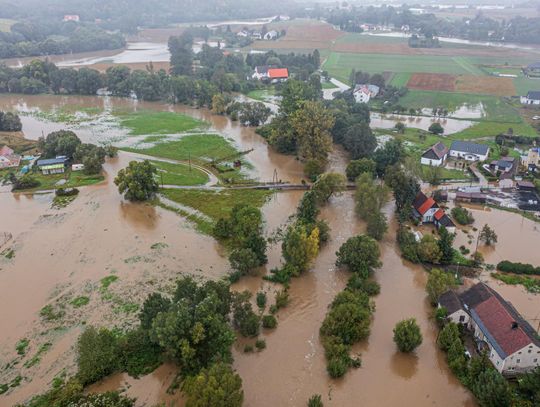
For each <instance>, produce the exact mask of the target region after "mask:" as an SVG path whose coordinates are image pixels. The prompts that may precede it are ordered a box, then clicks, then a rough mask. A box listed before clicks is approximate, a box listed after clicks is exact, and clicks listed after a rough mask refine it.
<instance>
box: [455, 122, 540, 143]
mask: <svg viewBox="0 0 540 407" xmlns="http://www.w3.org/2000/svg"><path fill="white" fill-rule="evenodd" d="M509 128H512V129H514V134H516V135H519V136H527V137H536V136H537V135H538V134H537V133H536V130H535V129H534V128H532V127H531V126H530V125H529V124H527V123H524V122H521V123H511V122H507V123H504V122H486V121H483V122H478V123H477V124H475V125H474V126H472V127H469V128H468V129H465V130H463V131H461V132H459V133H454V134H452V136H451V138H452V139H455V140H458V139H459V140H467V139H474V138H479V137H481V138H483V137H495V136H496V135H498V134H501V133H504V132H506V131H507V130H508V129H509Z"/></svg>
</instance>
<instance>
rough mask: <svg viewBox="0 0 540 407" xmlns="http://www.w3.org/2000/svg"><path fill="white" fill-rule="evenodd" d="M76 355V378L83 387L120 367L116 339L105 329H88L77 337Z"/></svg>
mask: <svg viewBox="0 0 540 407" xmlns="http://www.w3.org/2000/svg"><path fill="white" fill-rule="evenodd" d="M77 353H78V359H77V365H78V368H79V371H78V373H77V377H78V379H79V381H80V382H81V383H82V384H83V385H87V384H91V383H95V382H97V381H98V380H100V379H102V378H104V377H105V376H108V375H109V374H111V373H113V372H115V371H116V370H118V369H119V368H120V366H121V353H120V348H119V346H118V339H117V337H116V336H115V335H114V334H113V333H112V332H111V331H109V330H108V329H105V328H102V329H99V330H98V329H96V328H94V327H92V326H90V327H88V328H87V329H86V330H85V331H84V332H83V333H82V335H81V336H80V337H79V340H78V342H77Z"/></svg>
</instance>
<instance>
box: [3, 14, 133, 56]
mask: <svg viewBox="0 0 540 407" xmlns="http://www.w3.org/2000/svg"><path fill="white" fill-rule="evenodd" d="M125 44H126V41H125V39H124V37H123V36H122V35H121V34H119V33H111V32H107V31H105V30H103V29H101V28H99V27H98V26H97V25H95V24H93V23H83V24H77V23H75V22H62V21H51V20H41V19H40V20H36V21H31V20H24V21H22V22H17V23H15V24H13V25H12V26H11V31H9V32H0V58H14V57H32V56H40V55H58V54H69V53H74V52H88V51H98V50H104V49H119V48H122V47H124V46H125Z"/></svg>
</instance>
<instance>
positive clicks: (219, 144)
mask: <svg viewBox="0 0 540 407" xmlns="http://www.w3.org/2000/svg"><path fill="white" fill-rule="evenodd" d="M124 150H126V151H132V152H135V153H141V154H146V155H151V156H154V157H162V158H169V159H172V160H179V161H185V160H189V159H190V158H191V159H192V160H194V161H195V162H200V163H207V162H208V161H211V160H214V159H218V158H223V157H226V156H230V155H234V154H235V153H237V152H238V151H237V150H236V149H235V148H234V146H233V145H232V144H231V143H230V142H229V141H227V140H226V139H224V138H223V137H221V136H219V135H217V134H193V135H188V136H183V137H181V138H179V139H178V140H175V141H165V142H158V143H157V144H155V145H154V146H152V147H150V148H133V147H130V148H124Z"/></svg>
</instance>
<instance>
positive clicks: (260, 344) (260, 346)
mask: <svg viewBox="0 0 540 407" xmlns="http://www.w3.org/2000/svg"><path fill="white" fill-rule="evenodd" d="M255 347H256V348H257V349H258V350H259V351H261V350H263V349H266V341H265V340H264V339H257V341H256V342H255Z"/></svg>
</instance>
